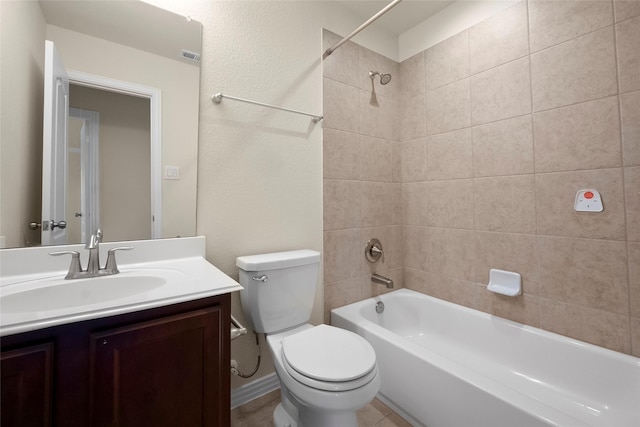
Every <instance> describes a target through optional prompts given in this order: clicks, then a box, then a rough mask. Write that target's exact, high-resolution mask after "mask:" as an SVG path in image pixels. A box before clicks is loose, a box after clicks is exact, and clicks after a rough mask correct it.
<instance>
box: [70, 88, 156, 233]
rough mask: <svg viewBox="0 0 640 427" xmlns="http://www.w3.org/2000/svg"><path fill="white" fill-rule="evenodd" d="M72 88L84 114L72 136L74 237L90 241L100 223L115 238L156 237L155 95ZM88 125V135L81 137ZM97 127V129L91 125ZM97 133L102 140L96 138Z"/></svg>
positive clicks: (78, 111) (72, 96) (77, 107)
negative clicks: (152, 121)
mask: <svg viewBox="0 0 640 427" xmlns="http://www.w3.org/2000/svg"><path fill="white" fill-rule="evenodd" d="M69 92H70V101H69V106H70V107H71V108H70V111H73V112H74V113H75V115H83V114H84V116H83V117H82V118H80V119H78V120H79V122H80V123H78V124H77V125H75V126H74V127H75V130H74V135H73V136H72V135H71V134H70V136H69V145H70V147H71V148H73V149H71V150H69V154H68V160H69V175H68V178H69V179H68V185H67V194H68V205H67V206H68V208H69V209H70V210H68V211H67V212H68V214H67V216H68V217H69V218H68V228H69V243H82V242H86V238H87V237H88V236H90V234H91V233H92V231H91V230H95V228H97V227H100V228H101V229H102V230H103V232H104V233H105V235H107V234H108V236H109V240H110V241H114V240H131V239H136V240H137V239H150V238H151V230H152V213H151V195H150V192H149V188H151V146H150V138H151V127H150V103H149V99H148V98H142V97H136V96H131V95H126V94H122V93H117V92H111V91H107V90H100V89H96V88H91V87H85V86H80V85H74V84H71V85H70V90H69ZM83 111H84V112H85V113H82V112H83ZM89 112H95V113H97V114H98V115H99V125H98V124H97V122H94V124H93V125H92V124H91V121H90V119H88V117H89V116H90V114H89ZM74 113H71V116H73V115H74ZM83 126H84V129H85V133H87V135H85V137H84V138H81V135H80V133H81V131H82V128H83ZM91 126H93V128H92V127H91ZM95 127H97V128H98V131H97V135H96V133H95V132H92V130H91V129H93V131H95ZM91 134H93V135H94V136H93V139H94V140H99V144H98V143H97V142H96V141H94V142H91V139H92V138H90V137H89V136H90V135H91ZM72 139H73V140H75V142H74V143H72V142H71V141H72ZM82 139H84V140H85V144H84V145H83V144H82V142H81V141H82ZM78 146H80V149H79V150H78V149H77V147H78ZM96 146H97V147H98V149H97V150H96V149H95V147H96ZM85 147H86V148H85ZM92 147H93V149H92ZM83 167H84V169H83ZM96 170H97V171H98V173H96ZM78 178H79V181H78ZM72 192H73V196H72V195H71V194H70V193H72ZM96 196H97V197H96ZM96 209H97V210H96ZM93 212H95V214H94V213H93ZM83 224H84V227H83ZM72 230H73V231H72ZM72 235H73V236H74V237H73V240H72ZM78 238H80V240H77V239H78Z"/></svg>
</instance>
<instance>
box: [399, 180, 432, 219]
mask: <svg viewBox="0 0 640 427" xmlns="http://www.w3.org/2000/svg"><path fill="white" fill-rule="evenodd" d="M428 197H429V194H428V188H427V183H425V182H410V183H404V184H402V224H404V225H427V221H428V218H427V213H428V208H429V205H428V203H429V202H428Z"/></svg>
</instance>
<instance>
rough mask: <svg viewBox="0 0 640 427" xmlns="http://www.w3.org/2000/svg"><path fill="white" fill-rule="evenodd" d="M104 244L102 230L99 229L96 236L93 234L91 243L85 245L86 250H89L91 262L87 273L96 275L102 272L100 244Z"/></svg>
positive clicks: (90, 239)
mask: <svg viewBox="0 0 640 427" xmlns="http://www.w3.org/2000/svg"><path fill="white" fill-rule="evenodd" d="M101 242H102V230H100V229H99V228H98V230H97V231H96V234H92V235H91V237H90V238H89V241H88V242H87V244H86V245H85V247H84V248H85V249H88V250H89V262H88V263H87V270H86V273H87V274H89V275H95V274H96V273H97V272H98V271H100V243H101Z"/></svg>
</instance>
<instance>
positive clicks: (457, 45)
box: [424, 30, 469, 91]
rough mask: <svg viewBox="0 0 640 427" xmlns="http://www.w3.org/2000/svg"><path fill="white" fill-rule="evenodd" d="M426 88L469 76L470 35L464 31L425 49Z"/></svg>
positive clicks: (429, 88)
mask: <svg viewBox="0 0 640 427" xmlns="http://www.w3.org/2000/svg"><path fill="white" fill-rule="evenodd" d="M424 61H425V72H426V89H427V90H428V91H429V90H432V89H435V88H438V87H441V86H444V85H447V84H449V83H453V82H455V81H458V80H461V79H464V78H466V77H469V35H468V33H467V31H466V30H465V31H462V32H460V33H458V34H456V35H455V36H453V37H450V38H448V39H447V40H445V41H443V42H440V43H438V44H437V45H435V46H433V47H430V48H429V49H427V50H426V51H425V56H424Z"/></svg>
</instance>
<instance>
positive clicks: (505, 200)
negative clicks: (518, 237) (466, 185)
mask: <svg viewBox="0 0 640 427" xmlns="http://www.w3.org/2000/svg"><path fill="white" fill-rule="evenodd" d="M473 195H474V208H475V209H474V210H475V225H476V229H477V230H485V231H503V232H510V233H527V234H532V233H535V232H536V197H535V180H534V176H533V175H513V176H504V177H496V178H476V179H474V184H473Z"/></svg>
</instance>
